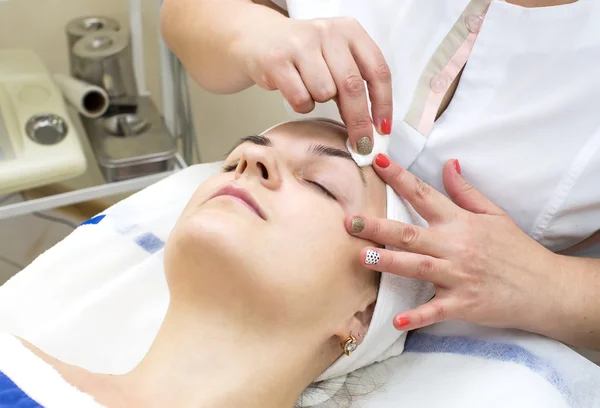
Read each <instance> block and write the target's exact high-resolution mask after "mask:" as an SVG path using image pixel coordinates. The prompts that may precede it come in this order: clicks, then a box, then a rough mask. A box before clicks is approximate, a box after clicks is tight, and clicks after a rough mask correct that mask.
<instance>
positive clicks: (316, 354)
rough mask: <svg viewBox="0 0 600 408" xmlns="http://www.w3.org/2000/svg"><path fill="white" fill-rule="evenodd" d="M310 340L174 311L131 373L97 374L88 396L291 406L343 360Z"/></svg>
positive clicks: (143, 402)
mask: <svg viewBox="0 0 600 408" xmlns="http://www.w3.org/2000/svg"><path fill="white" fill-rule="evenodd" d="M311 335H312V338H314V337H315V336H314V333H307V332H298V331H297V332H292V331H291V330H290V331H289V332H277V333H267V332H262V331H261V330H260V329H259V328H258V327H257V326H256V324H255V323H253V322H252V321H247V322H240V321H232V320H230V319H226V318H224V316H219V315H218V314H200V313H198V311H197V310H188V311H184V310H181V309H176V308H171V307H170V308H169V311H168V312H167V315H166V317H165V320H164V322H163V325H162V326H161V329H160V330H159V333H158V335H157V337H156V339H155V341H154V343H153V345H152V347H151V348H150V350H149V351H148V353H147V355H146V356H145V357H144V359H143V360H142V362H141V363H140V364H139V365H138V366H137V367H136V368H135V369H134V370H133V371H131V372H130V373H128V374H125V375H123V376H113V377H110V379H109V380H107V379H106V376H98V377H97V379H98V381H97V382H95V381H91V382H85V386H88V385H91V386H92V388H93V389H83V390H82V391H84V392H88V393H90V394H92V395H94V396H95V397H97V400H98V401H99V402H100V403H105V404H107V405H108V406H113V405H115V406H116V405H121V404H123V405H126V406H144V407H165V406H171V407H181V408H186V407H194V408H197V407H211V408H219V407H228V408H229V407H232V406H243V407H249V408H250V407H261V408H264V407H277V408H281V407H286V406H287V407H292V406H293V405H294V403H295V402H296V399H297V398H298V396H299V395H300V394H301V393H302V391H303V390H304V388H305V387H306V386H307V385H308V384H309V383H310V382H311V381H312V380H313V379H314V378H315V377H317V376H318V375H319V374H320V373H321V372H322V371H324V370H325V368H326V367H327V366H328V365H329V364H331V363H332V362H333V360H334V359H335V358H336V354H339V346H338V347H337V348H336V347H335V346H334V344H332V343H334V342H328V341H327V340H326V339H320V340H318V341H314V342H313V343H310V342H307V339H310V338H311ZM323 344H327V346H325V347H324V346H323ZM107 381H108V382H109V386H107V385H106V382H107ZM75 385H76V386H77V384H75ZM98 391H100V394H99V393H98ZM102 394H104V395H102ZM123 395H127V396H128V397H127V401H123V400H122V398H121V396H123ZM111 404H112V405H111Z"/></svg>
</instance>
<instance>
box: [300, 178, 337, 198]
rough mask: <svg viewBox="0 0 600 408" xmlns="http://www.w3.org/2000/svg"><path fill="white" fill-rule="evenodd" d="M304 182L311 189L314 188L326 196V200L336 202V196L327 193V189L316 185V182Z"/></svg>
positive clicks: (329, 192)
mask: <svg viewBox="0 0 600 408" xmlns="http://www.w3.org/2000/svg"><path fill="white" fill-rule="evenodd" d="M304 182H305V183H308V184H310V185H311V186H313V187H315V188H316V189H317V190H319V191H320V192H321V193H323V194H325V196H327V197H328V198H331V199H333V200H336V201H337V198H336V196H335V195H333V193H332V192H331V191H329V190H328V189H327V188H325V187H324V186H323V185H321V184H319V183H317V182H316V181H312V180H304Z"/></svg>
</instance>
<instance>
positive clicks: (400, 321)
mask: <svg viewBox="0 0 600 408" xmlns="http://www.w3.org/2000/svg"><path fill="white" fill-rule="evenodd" d="M397 322H398V328H400V329H402V328H404V327H406V326H408V325H409V324H410V320H408V318H406V317H401V318H399V319H398V320H397Z"/></svg>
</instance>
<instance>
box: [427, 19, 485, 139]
mask: <svg viewBox="0 0 600 408" xmlns="http://www.w3.org/2000/svg"><path fill="white" fill-rule="evenodd" d="M473 17H475V16H473V15H470V16H467V18H473ZM475 18H477V17H475ZM479 18H480V19H481V22H483V19H484V18H485V14H484V15H482V16H481V17H479ZM469 23H472V22H471V21H469V20H467V24H469ZM479 24H481V23H479ZM478 33H479V27H477V29H476V32H470V33H469V34H468V35H467V38H465V40H464V41H463V43H462V44H461V46H460V47H459V48H458V50H456V52H455V53H454V55H453V56H452V58H450V61H448V63H447V64H446V66H445V67H444V69H442V71H441V72H440V73H439V74H438V75H436V76H434V77H433V78H431V82H430V86H429V89H430V91H429V95H428V96H427V99H426V100H425V106H424V108H423V113H422V115H421V121H420V122H419V125H418V126H417V131H418V132H419V133H421V134H422V135H424V136H428V135H429V133H431V129H432V128H433V124H434V123H435V118H436V116H437V113H438V110H439V108H440V105H441V103H442V100H443V99H444V96H445V95H446V93H447V92H448V89H450V85H452V82H454V80H455V79H456V77H457V76H458V74H459V73H460V70H461V69H462V68H463V67H464V66H465V64H466V63H467V60H468V59H469V55H471V51H472V50H473V46H474V45H475V40H476V39H477V34H478Z"/></svg>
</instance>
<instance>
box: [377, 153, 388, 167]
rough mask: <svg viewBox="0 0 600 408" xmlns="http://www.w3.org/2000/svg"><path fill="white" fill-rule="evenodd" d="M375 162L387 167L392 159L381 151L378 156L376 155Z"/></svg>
mask: <svg viewBox="0 0 600 408" xmlns="http://www.w3.org/2000/svg"><path fill="white" fill-rule="evenodd" d="M375 164H376V165H377V166H379V167H381V168H382V169H387V167H388V166H389V165H390V159H388V157H387V156H386V155H385V154H382V153H379V154H378V155H377V156H375Z"/></svg>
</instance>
